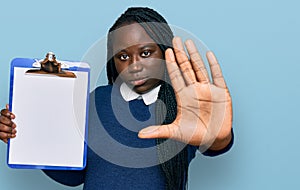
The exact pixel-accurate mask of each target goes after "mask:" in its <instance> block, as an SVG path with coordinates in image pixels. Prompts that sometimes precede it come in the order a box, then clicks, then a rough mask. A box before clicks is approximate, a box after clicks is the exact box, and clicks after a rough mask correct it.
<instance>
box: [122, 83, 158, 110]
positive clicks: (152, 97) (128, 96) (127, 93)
mask: <svg viewBox="0 0 300 190" xmlns="http://www.w3.org/2000/svg"><path fill="white" fill-rule="evenodd" d="M160 86H161V85H159V86H157V87H156V88H154V89H152V90H151V91H149V92H147V93H145V94H138V93H136V92H135V91H133V90H132V89H131V88H130V87H129V86H128V85H127V84H126V83H125V82H124V83H123V84H121V86H120V92H121V95H122V97H123V99H124V100H125V101H127V102H129V101H131V100H135V99H143V101H144V103H145V104H146V105H150V104H153V103H154V102H155V101H156V100H157V97H158V92H159V89H160Z"/></svg>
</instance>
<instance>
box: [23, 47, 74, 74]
mask: <svg viewBox="0 0 300 190" xmlns="http://www.w3.org/2000/svg"><path fill="white" fill-rule="evenodd" d="M32 67H35V68H40V69H30V70H28V71H26V74H47V75H48V74H49V75H56V76H59V77H69V78H76V75H75V74H74V73H73V72H69V71H65V69H68V68H69V65H68V64H67V63H64V62H63V61H58V60H56V56H55V54H54V53H53V52H48V53H47V54H46V57H45V58H44V59H42V60H37V59H35V62H34V63H33V64H32Z"/></svg>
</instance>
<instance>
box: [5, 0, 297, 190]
mask: <svg viewBox="0 0 300 190" xmlns="http://www.w3.org/2000/svg"><path fill="white" fill-rule="evenodd" d="M131 5H143V6H150V7H152V8H154V9H156V10H157V11H159V12H160V13H161V14H162V15H164V17H165V18H166V19H167V20H168V22H169V23H170V24H173V25H176V26H180V27H182V28H185V29H187V30H188V31H190V32H192V33H194V34H195V35H196V36H197V37H198V38H200V39H201V40H202V41H204V42H205V43H206V45H207V46H208V47H209V48H210V49H212V50H213V51H214V52H215V53H216V55H217V57H218V59H219V61H220V63H221V66H222V69H223V72H224V76H225V78H226V81H227V83H228V85H229V88H230V91H231V94H232V98H233V108H234V130H235V144H234V146H233V148H232V150H231V151H230V152H228V153H227V154H225V155H222V156H219V157H216V158H207V157H203V156H201V155H200V154H199V155H198V156H197V158H196V159H195V160H194V161H193V163H192V165H191V169H190V181H189V182H190V183H189V188H190V189H192V190H198V189H204V190H217V189H219V190H225V189H228V190H233V189H236V190H240V189H243V190H247V189H249V190H253V189H274V190H276V189H278V190H281V189H299V188H300V180H299V170H300V166H299V160H300V151H299V145H300V143H299V137H300V136H299V133H300V122H299V107H300V101H299V97H300V88H299V87H300V80H299V78H298V77H299V76H298V75H299V71H300V56H299V49H300V48H299V44H300V37H299V35H300V19H299V18H300V11H299V7H300V3H299V1H297V0H284V1H283V0H282V1H278V0H251V1H241V0H227V1H223V0H219V1H217V0H209V1H208V0H206V1H201V0H200V1H196V0H195V1H191V0H185V1H177V2H176V1H174V0H172V1H171V0H164V1H159V0H148V1H146V0H111V1H105V3H103V2H101V1H99V0H88V1H74V0H73V1H58V0H52V1H47V2H45V3H44V1H40V0H36V1H34V0H27V1H21V0H20V1H16V0H10V1H5V3H4V2H2V3H1V5H0V18H1V19H0V34H1V35H0V76H1V78H0V86H1V91H0V106H1V107H4V106H5V104H6V103H7V102H8V89H9V63H10V61H11V60H12V59H13V58H15V57H43V56H44V54H45V52H47V51H49V50H51V51H53V52H55V53H56V54H57V55H59V58H60V59H72V60H80V59H81V58H82V56H83V55H84V54H85V52H86V51H87V50H88V48H89V47H90V46H91V45H92V44H93V43H94V42H95V41H96V40H98V39H99V38H100V37H103V36H104V35H105V34H106V33H107V30H108V28H109V27H110V26H111V25H112V23H113V22H114V20H115V19H116V18H117V17H118V16H119V15H120V13H122V12H123V11H124V10H125V9H126V8H127V7H128V6H131ZM0 188H1V189H6V190H19V189H20V190H40V189H43V190H52V189H53V190H54V189H55V190H63V189H76V190H79V189H81V188H82V187H81V186H80V187H76V188H70V187H66V186H62V185H59V184H57V183H56V182H54V181H52V180H50V179H49V178H48V177H47V176H45V175H44V174H43V173H42V172H40V171H37V170H15V169H10V168H8V167H7V165H6V145H5V144H4V143H0Z"/></svg>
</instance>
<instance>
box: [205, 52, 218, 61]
mask: <svg viewBox="0 0 300 190" xmlns="http://www.w3.org/2000/svg"><path fill="white" fill-rule="evenodd" d="M207 58H208V59H210V60H212V61H214V62H217V59H216V57H215V56H214V54H213V52H211V51H209V52H207Z"/></svg>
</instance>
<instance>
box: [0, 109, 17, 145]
mask: <svg viewBox="0 0 300 190" xmlns="http://www.w3.org/2000/svg"><path fill="white" fill-rule="evenodd" d="M8 109H9V106H8V105H6V109H2V110H1V115H0V139H1V140H2V141H3V142H5V143H7V142H8V139H9V138H14V137H16V133H17V130H16V124H15V123H14V122H13V121H12V120H13V119H15V115H14V114H13V113H11V112H10V111H9V110H8Z"/></svg>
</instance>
